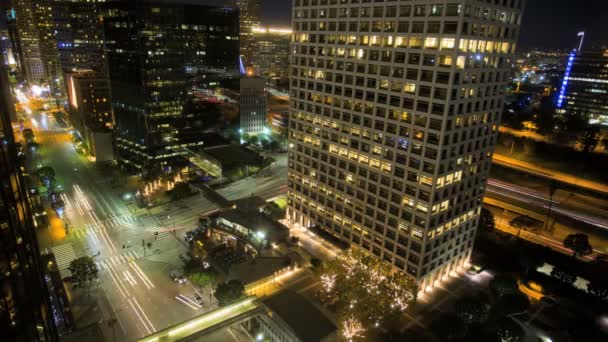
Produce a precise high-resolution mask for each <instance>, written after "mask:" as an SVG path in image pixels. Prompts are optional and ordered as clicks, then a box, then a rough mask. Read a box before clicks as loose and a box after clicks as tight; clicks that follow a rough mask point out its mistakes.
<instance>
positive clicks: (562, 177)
mask: <svg viewBox="0 0 608 342" xmlns="http://www.w3.org/2000/svg"><path fill="white" fill-rule="evenodd" d="M493 162H494V163H496V164H499V165H502V166H506V167H509V168H512V169H516V170H519V171H523V172H527V173H530V174H533V175H536V176H540V177H544V178H549V179H554V180H556V181H559V182H562V183H566V184H570V185H575V186H578V187H581V188H585V189H587V190H591V191H596V192H601V193H604V194H608V186H607V185H605V184H602V183H598V182H594V181H590V180H586V179H582V178H578V177H577V176H575V175H571V174H567V173H563V172H559V171H555V170H550V169H546V168H544V167H542V166H538V165H537V164H533V163H529V162H525V161H521V160H518V159H515V158H511V157H507V156H505V155H502V154H498V153H495V154H494V159H493Z"/></svg>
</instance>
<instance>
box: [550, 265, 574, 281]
mask: <svg viewBox="0 0 608 342" xmlns="http://www.w3.org/2000/svg"><path fill="white" fill-rule="evenodd" d="M551 275H552V276H553V277H555V278H557V279H559V280H560V281H561V282H563V283H564V284H566V285H572V284H574V282H575V281H576V275H575V274H574V273H573V272H571V271H570V270H567V269H565V268H559V267H555V268H554V269H553V271H551Z"/></svg>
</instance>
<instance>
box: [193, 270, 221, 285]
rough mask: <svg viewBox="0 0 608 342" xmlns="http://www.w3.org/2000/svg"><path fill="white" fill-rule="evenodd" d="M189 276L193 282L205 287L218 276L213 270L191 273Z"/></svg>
mask: <svg viewBox="0 0 608 342" xmlns="http://www.w3.org/2000/svg"><path fill="white" fill-rule="evenodd" d="M189 278H190V281H192V283H194V284H196V285H198V286H200V287H205V286H207V285H209V284H211V283H213V282H214V281H215V279H216V276H215V273H213V272H197V273H193V274H190V276H189Z"/></svg>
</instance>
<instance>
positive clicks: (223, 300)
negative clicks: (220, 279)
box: [213, 280, 245, 306]
mask: <svg viewBox="0 0 608 342" xmlns="http://www.w3.org/2000/svg"><path fill="white" fill-rule="evenodd" d="M213 295H214V296H215V298H217V300H218V302H219V303H220V306H225V305H228V304H230V303H232V302H235V301H237V300H239V299H241V298H242V297H243V296H244V295H245V285H243V282H241V281H239V280H230V281H228V282H226V283H219V284H218V285H217V287H216V288H215V292H214V293H213Z"/></svg>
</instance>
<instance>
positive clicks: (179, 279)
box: [171, 270, 188, 285]
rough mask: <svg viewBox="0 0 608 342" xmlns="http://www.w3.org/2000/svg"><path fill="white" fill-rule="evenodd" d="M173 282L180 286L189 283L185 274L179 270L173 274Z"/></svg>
mask: <svg viewBox="0 0 608 342" xmlns="http://www.w3.org/2000/svg"><path fill="white" fill-rule="evenodd" d="M171 280H173V281H174V282H176V283H178V284H180V285H183V284H186V283H187V282H188V278H186V277H185V276H184V274H183V273H182V272H180V271H178V270H175V271H172V272H171Z"/></svg>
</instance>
